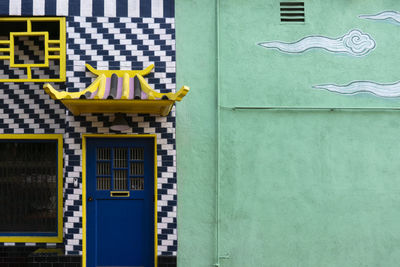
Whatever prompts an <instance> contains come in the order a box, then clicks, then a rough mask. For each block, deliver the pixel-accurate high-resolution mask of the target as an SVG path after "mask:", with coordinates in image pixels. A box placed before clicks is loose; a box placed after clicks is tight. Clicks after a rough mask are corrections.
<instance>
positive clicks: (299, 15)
mask: <svg viewBox="0 0 400 267" xmlns="http://www.w3.org/2000/svg"><path fill="white" fill-rule="evenodd" d="M280 11H281V22H305V13H304V2H281V5H280Z"/></svg>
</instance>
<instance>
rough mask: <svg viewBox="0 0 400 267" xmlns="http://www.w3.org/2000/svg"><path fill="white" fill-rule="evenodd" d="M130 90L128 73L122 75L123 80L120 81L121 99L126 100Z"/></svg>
mask: <svg viewBox="0 0 400 267" xmlns="http://www.w3.org/2000/svg"><path fill="white" fill-rule="evenodd" d="M130 90H131V88H130V78H129V74H128V73H124V77H123V80H122V96H121V99H128V98H129V92H130ZM133 93H134V92H133Z"/></svg>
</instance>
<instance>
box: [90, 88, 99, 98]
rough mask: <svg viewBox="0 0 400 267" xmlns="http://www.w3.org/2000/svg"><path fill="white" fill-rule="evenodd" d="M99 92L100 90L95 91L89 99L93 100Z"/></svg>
mask: <svg viewBox="0 0 400 267" xmlns="http://www.w3.org/2000/svg"><path fill="white" fill-rule="evenodd" d="M98 91H99V89H97V90H96V91H94V92H93V93H92V94H91V95H90V96H89V99H93V98H94V96H95V95H97V92H98Z"/></svg>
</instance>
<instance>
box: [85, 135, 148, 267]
mask: <svg viewBox="0 0 400 267" xmlns="http://www.w3.org/2000/svg"><path fill="white" fill-rule="evenodd" d="M86 149H87V156H86V158H87V160H86V172H87V173H86V179H87V180H86V187H87V188H86V190H87V193H86V197H87V199H86V207H87V213H86V214H87V224H86V229H87V230H86V232H87V236H86V237H87V250H86V251H87V257H86V258H87V262H86V263H87V267H94V266H95V267H99V266H130V267H132V266H135V267H136V266H143V267H144V266H145V267H154V140H153V139H152V138H88V139H87V147H86Z"/></svg>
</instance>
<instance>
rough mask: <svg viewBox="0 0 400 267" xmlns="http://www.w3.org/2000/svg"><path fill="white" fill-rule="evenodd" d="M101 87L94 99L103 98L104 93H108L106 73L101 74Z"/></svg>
mask: <svg viewBox="0 0 400 267" xmlns="http://www.w3.org/2000/svg"><path fill="white" fill-rule="evenodd" d="M98 78H99V80H100V83H99V89H98V91H97V94H96V95H95V96H94V99H103V97H104V94H105V93H106V81H107V78H106V76H105V75H104V74H101V75H99V77H98Z"/></svg>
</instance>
